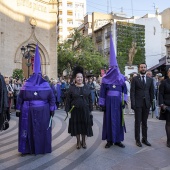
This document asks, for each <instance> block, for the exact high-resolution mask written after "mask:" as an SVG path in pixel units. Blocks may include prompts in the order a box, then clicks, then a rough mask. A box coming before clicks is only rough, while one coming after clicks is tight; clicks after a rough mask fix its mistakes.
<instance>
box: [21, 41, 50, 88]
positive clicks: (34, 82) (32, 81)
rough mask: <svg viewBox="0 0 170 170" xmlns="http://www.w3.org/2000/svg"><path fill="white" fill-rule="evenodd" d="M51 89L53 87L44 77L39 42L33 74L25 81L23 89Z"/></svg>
mask: <svg viewBox="0 0 170 170" xmlns="http://www.w3.org/2000/svg"><path fill="white" fill-rule="evenodd" d="M49 89H51V88H50V85H49V83H48V82H47V81H46V80H45V79H43V78H42V73H41V60H40V54H39V48H38V44H37V45H36V49H35V57H34V66H33V74H32V75H31V76H30V78H28V80H27V81H26V82H25V84H24V86H23V87H22V90H32V91H38V90H49Z"/></svg>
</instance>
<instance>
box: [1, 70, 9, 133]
mask: <svg viewBox="0 0 170 170" xmlns="http://www.w3.org/2000/svg"><path fill="white" fill-rule="evenodd" d="M7 109H8V92H7V88H6V84H5V81H4V77H3V76H2V75H1V73H0V130H4V129H3V124H4V122H5V118H6V117H7V118H8V116H9V115H7V112H6V111H7Z"/></svg>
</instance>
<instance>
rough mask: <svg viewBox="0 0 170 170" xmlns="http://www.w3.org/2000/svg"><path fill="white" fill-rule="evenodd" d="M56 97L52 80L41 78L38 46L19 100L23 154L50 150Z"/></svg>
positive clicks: (19, 148) (20, 143) (20, 145)
mask: <svg viewBox="0 0 170 170" xmlns="http://www.w3.org/2000/svg"><path fill="white" fill-rule="evenodd" d="M55 109H56V106H55V97H54V94H53V91H52V89H51V88H50V85H49V83H48V82H47V81H46V80H44V79H43V78H42V75H41V63H40V56H39V51H38V45H37V47H36V52H35V58H34V73H33V75H32V76H31V77H30V78H29V79H28V80H27V81H26V83H25V85H23V87H22V88H21V90H20V94H19V96H18V101H17V110H20V111H21V114H20V117H19V138H18V140H19V141H18V142H19V143H18V151H19V152H21V153H22V154H28V153H30V154H45V153H50V152H51V151H52V150H51V141H52V134H51V130H52V129H51V126H50V127H49V125H50V124H49V122H50V111H54V110H55Z"/></svg>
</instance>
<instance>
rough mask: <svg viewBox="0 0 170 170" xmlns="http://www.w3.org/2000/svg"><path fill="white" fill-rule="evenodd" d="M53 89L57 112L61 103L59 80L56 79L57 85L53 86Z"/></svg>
mask: <svg viewBox="0 0 170 170" xmlns="http://www.w3.org/2000/svg"><path fill="white" fill-rule="evenodd" d="M55 89H56V93H57V96H56V105H57V108H58V110H59V109H60V102H61V82H60V80H59V79H57V84H56V85H55Z"/></svg>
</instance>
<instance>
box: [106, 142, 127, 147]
mask: <svg viewBox="0 0 170 170" xmlns="http://www.w3.org/2000/svg"><path fill="white" fill-rule="evenodd" d="M114 144H115V145H117V146H119V147H121V148H124V147H125V145H123V143H121V142H116V143H114ZM112 145H113V143H112V142H107V143H106V145H105V148H110V147H111V146H112Z"/></svg>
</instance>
